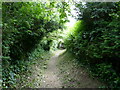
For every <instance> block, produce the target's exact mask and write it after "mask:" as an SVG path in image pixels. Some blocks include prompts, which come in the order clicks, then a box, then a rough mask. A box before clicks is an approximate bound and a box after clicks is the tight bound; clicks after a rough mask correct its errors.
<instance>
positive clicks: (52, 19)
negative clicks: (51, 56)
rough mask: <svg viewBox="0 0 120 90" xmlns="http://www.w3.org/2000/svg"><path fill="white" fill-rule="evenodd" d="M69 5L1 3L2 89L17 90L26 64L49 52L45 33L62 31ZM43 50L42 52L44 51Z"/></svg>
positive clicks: (48, 42)
mask: <svg viewBox="0 0 120 90" xmlns="http://www.w3.org/2000/svg"><path fill="white" fill-rule="evenodd" d="M65 10H66V11H67V10H68V12H69V5H68V4H67V3H66V2H59V3H57V2H43V3H42V2H9V3H7V2H5V3H2V16H3V17H2V22H3V23H2V26H3V35H2V38H3V42H2V44H3V45H2V53H3V57H2V60H3V61H2V62H3V87H6V88H7V87H16V83H17V77H19V74H20V73H22V72H23V71H27V65H28V63H27V61H30V60H32V58H36V57H37V55H38V56H39V54H40V53H41V52H43V51H45V50H47V51H48V50H50V44H51V42H52V39H49V38H48V37H46V38H47V39H46V40H44V41H43V39H44V37H45V36H47V34H48V33H50V32H53V31H55V30H58V29H62V28H63V24H64V23H65V22H66V21H68V20H67V14H66V13H67V12H66V11H65ZM43 49H44V50H43Z"/></svg>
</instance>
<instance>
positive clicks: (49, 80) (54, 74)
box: [42, 50, 64, 88]
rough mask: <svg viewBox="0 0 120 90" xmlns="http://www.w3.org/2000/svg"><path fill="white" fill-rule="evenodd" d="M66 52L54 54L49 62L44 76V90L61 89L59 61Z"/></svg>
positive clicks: (60, 51)
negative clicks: (60, 56) (59, 57)
mask: <svg viewBox="0 0 120 90" xmlns="http://www.w3.org/2000/svg"><path fill="white" fill-rule="evenodd" d="M62 52H64V50H58V51H55V52H54V54H55V55H54V56H52V57H51V58H50V60H49V61H48V66H47V69H46V71H45V74H44V75H43V80H42V88H60V87H61V82H60V80H59V77H58V71H59V70H58V68H57V66H56V65H57V59H58V56H59V55H60V53H62Z"/></svg>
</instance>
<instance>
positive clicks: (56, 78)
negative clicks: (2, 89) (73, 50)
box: [22, 50, 104, 88]
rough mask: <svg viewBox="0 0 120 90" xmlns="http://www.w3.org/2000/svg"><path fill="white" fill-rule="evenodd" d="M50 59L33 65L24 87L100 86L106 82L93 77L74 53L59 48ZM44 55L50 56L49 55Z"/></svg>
mask: <svg viewBox="0 0 120 90" xmlns="http://www.w3.org/2000/svg"><path fill="white" fill-rule="evenodd" d="M53 54H54V55H52V57H51V58H50V59H45V60H38V61H36V62H35V64H34V65H33V66H32V67H31V72H30V74H29V75H28V76H27V77H26V78H27V82H26V81H25V79H23V80H22V81H25V82H26V83H25V82H24V83H23V85H22V87H30V88H98V87H101V86H104V84H102V83H100V82H98V80H97V79H96V78H94V79H93V78H92V77H91V75H90V74H89V73H90V72H89V71H88V70H87V69H86V68H83V67H81V66H80V64H78V62H77V60H76V59H75V58H74V56H73V55H72V54H70V53H69V52H66V50H57V51H54V52H53ZM43 57H46V58H49V55H48V56H47V55H44V56H43Z"/></svg>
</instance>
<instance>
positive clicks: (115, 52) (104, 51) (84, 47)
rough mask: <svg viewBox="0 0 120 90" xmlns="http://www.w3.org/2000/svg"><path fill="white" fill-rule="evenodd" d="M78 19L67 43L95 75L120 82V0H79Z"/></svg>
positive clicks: (109, 80) (116, 83) (106, 80)
mask: <svg viewBox="0 0 120 90" xmlns="http://www.w3.org/2000/svg"><path fill="white" fill-rule="evenodd" d="M76 8H77V10H78V11H77V12H78V20H81V21H78V22H77V23H76V24H75V26H74V27H73V28H72V30H71V33H69V35H68V37H67V39H66V41H65V44H66V47H67V48H68V50H69V49H70V51H72V52H73V53H74V54H76V55H77V57H78V60H79V61H81V62H83V63H84V64H87V65H89V66H90V67H92V68H91V71H93V73H94V76H97V77H99V78H100V79H101V80H102V81H104V82H106V83H107V84H108V86H109V87H119V86H120V74H119V73H120V2H116V3H113V2H109V3H108V2H107V3H105V2H104V3H101V2H91V3H90V2H89V3H86V4H85V5H82V4H81V3H76Z"/></svg>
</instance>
